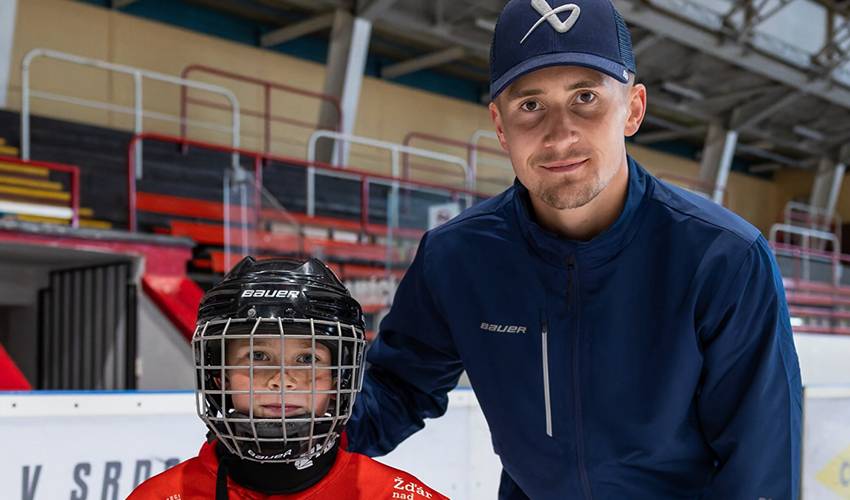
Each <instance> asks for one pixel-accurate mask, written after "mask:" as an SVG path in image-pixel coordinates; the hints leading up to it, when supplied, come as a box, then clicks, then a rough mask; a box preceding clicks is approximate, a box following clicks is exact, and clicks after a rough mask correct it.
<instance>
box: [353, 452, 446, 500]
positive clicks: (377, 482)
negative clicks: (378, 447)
mask: <svg viewBox="0 0 850 500" xmlns="http://www.w3.org/2000/svg"><path fill="white" fill-rule="evenodd" d="M348 466H349V467H350V468H351V469H352V470H355V471H356V472H357V486H358V488H359V489H360V490H361V491H360V493H361V497H362V498H387V499H390V498H407V499H414V500H443V499H447V498H448V497H446V496H445V495H443V494H441V493H439V492H437V491H436V490H434V489H432V488H431V487H429V486H428V485H426V484H425V483H423V482H422V481H420V480H419V479H417V478H416V477H415V476H414V475H412V474H409V473H407V472H404V471H403V470H399V469H396V468H395V467H391V466H389V465H386V464H384V463H381V462H378V461H377V460H374V459H372V458H369V457H367V456H365V455H361V454H359V453H351V458H350V461H349V464H348Z"/></svg>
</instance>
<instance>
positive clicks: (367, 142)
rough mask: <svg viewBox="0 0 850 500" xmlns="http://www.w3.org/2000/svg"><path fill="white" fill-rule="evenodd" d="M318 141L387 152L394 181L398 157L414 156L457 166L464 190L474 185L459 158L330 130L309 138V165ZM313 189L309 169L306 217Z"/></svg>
mask: <svg viewBox="0 0 850 500" xmlns="http://www.w3.org/2000/svg"><path fill="white" fill-rule="evenodd" d="M319 139H334V140H337V141H340V142H341V143H354V144H361V145H364V146H371V147H373V148H377V149H384V150H387V151H389V152H390V153H391V155H392V163H391V172H392V175H391V176H392V177H393V178H396V179H398V178H401V177H402V176H401V174H402V171H401V165H399V159H400V158H399V157H400V155H401V154H406V155H414V156H419V157H422V158H429V159H431V160H437V161H441V162H445V163H450V164H453V165H457V166H459V167H460V168H461V170H462V171H463V178H464V180H465V185H464V188H465V189H466V190H467V191H473V190H474V183H470V177H469V164H468V163H467V162H466V160H464V159H463V158H461V157H459V156H454V155H449V154H445V153H439V152H437V151H431V150H428V149H420V148H414V147H410V146H406V145H404V144H396V143H394V142H387V141H381V140H378V139H372V138H369V137H360V136H356V135H351V134H343V133H341V132H333V131H330V130H317V131H316V132H314V133H313V135H311V136H310V142H309V143H308V145H307V161H308V162H309V163H311V164H313V163H316V143H317V142H318V141H319ZM315 189H316V187H315V170H313V169H312V167H311V169H310V170H308V171H307V215H315ZM393 190H394V191H397V190H398V189H397V187H395V186H394V187H393Z"/></svg>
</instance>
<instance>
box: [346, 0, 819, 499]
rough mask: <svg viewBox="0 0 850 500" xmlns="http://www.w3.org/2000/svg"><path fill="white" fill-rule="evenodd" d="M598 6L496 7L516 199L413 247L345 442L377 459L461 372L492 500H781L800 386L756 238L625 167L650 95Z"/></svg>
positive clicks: (795, 460) (733, 219)
mask: <svg viewBox="0 0 850 500" xmlns="http://www.w3.org/2000/svg"><path fill="white" fill-rule="evenodd" d="M634 78H635V65H634V58H633V55H632V51H631V40H630V36H629V33H628V31H627V29H626V27H625V24H624V23H623V21H622V19H621V17H620V16H619V14H618V13H617V12H616V10H615V9H614V7H613V6H612V4H611V3H610V1H609V0H572V3H566V2H565V0H557V1H552V0H549V1H548V2H547V1H546V0H511V1H510V2H509V3H508V5H507V6H506V7H505V9H504V11H503V12H502V14H501V16H500V17H499V21H498V23H497V26H496V31H495V37H494V41H493V46H492V55H491V96H492V99H493V102H492V103H491V104H490V111H491V115H492V118H493V121H494V123H495V126H496V130H497V132H498V136H499V140H500V142H501V144H502V147H503V148H504V149H505V150H506V151H507V152H508V153H509V154H510V157H511V161H512V163H513V167H514V170H515V172H516V176H517V180H516V182H515V184H514V186H513V187H511V188H510V189H508V190H507V191H505V192H504V193H502V194H501V195H499V196H497V197H495V198H493V199H491V200H488V201H486V202H484V203H481V204H480V205H478V206H476V207H474V208H472V209H470V210H467V211H466V212H465V213H463V214H462V215H460V216H459V217H457V218H456V219H454V220H452V221H451V222H449V223H447V224H445V225H443V226H442V227H440V228H437V229H435V230H433V231H430V232H429V233H427V234H426V235H425V237H424V238H423V240H422V242H421V244H420V247H419V251H418V253H417V256H416V259H415V260H414V262H413V263H412V265H411V267H410V269H409V270H408V272H407V274H406V276H405V277H404V279H403V280H402V282H401V284H400V286H399V289H398V292H397V295H396V298H395V301H394V304H393V307H392V310H391V312H390V313H389V314H388V316H387V317H386V319H385V320H384V321H383V323H382V324H381V329H380V334H379V336H378V339H377V341H376V342H375V344H374V346H373V347H372V348H371V350H370V352H369V354H368V360H369V361H370V362H371V367H370V368H369V370H368V372H367V374H366V378H365V382H364V388H363V394H362V398H361V399H360V400H358V402H357V405H356V406H355V409H354V414H353V417H352V420H351V422H350V426H349V436H350V438H351V448H352V449H353V450H357V451H360V452H363V453H366V454H369V455H380V454H383V453H387V452H388V451H390V450H392V449H393V448H394V447H395V446H396V445H397V444H398V443H399V442H401V441H402V440H404V439H405V438H407V437H408V436H409V435H411V434H412V433H414V432H416V431H417V430H419V429H420V428H422V426H423V419H424V418H433V417H437V416H440V415H442V414H443V413H444V412H445V410H446V404H447V396H446V394H447V392H448V391H449V390H451V389H452V388H453V387H454V386H455V384H456V383H457V380H458V377H459V375H460V374H461V372H462V370H464V369H465V370H466V372H467V374H468V375H469V379H470V382H471V384H472V387H473V389H474V390H475V394H476V396H477V397H478V400H479V402H480V404H481V408H482V410H483V412H484V415H485V417H486V419H487V422H488V425H489V427H490V431H491V433H492V439H493V446H494V449H495V451H496V453H498V454H499V456H500V458H501V461H502V465H503V472H502V478H501V485H500V489H499V496H500V498H502V499H523V498H533V499H547V498H551V499H567V498H569V499H572V498H582V499H591V498H593V499H629V500H640V499H653V500H655V499H666V498H711V499H722V500H734V499H749V500H759V499H773V500H779V499H791V498H796V497H797V491H798V487H799V455H800V420H801V395H802V394H801V392H802V391H801V387H800V373H799V366H798V362H797V356H796V353H795V350H794V344H793V341H792V336H791V327H790V321H789V317H788V310H787V305H786V302H785V297H784V291H783V287H782V280H781V277H780V275H779V271H778V269H777V266H776V264H775V260H774V258H773V256H772V253H771V250H770V248H769V246H768V244H767V242H766V241H765V240H764V238H763V237H762V236H761V235H760V234H759V232H758V230H756V229H755V228H754V227H752V226H751V225H750V224H748V223H746V222H745V221H743V220H742V219H740V218H739V217H737V216H735V215H734V214H732V213H730V212H728V211H726V210H725V209H723V208H722V207H719V206H717V205H715V204H713V203H712V202H710V201H708V200H705V199H703V198H701V197H699V196H697V195H694V194H691V193H688V192H686V191H684V190H680V189H677V188H674V187H672V186H668V185H666V184H664V183H661V182H659V181H658V180H656V179H655V178H653V177H652V176H651V175H650V174H648V173H647V172H646V170H644V169H643V168H642V167H641V166H640V165H638V164H637V163H636V162H635V161H634V160H633V159H631V158H629V157H628V156H627V154H626V149H625V139H624V137H626V136H631V135H633V134H635V133H636V132H637V131H638V128H639V127H640V124H641V121H642V119H643V116H644V112H645V110H646V89H645V88H644V86H643V85H639V84H634Z"/></svg>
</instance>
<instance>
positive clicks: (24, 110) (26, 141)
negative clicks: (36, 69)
mask: <svg viewBox="0 0 850 500" xmlns="http://www.w3.org/2000/svg"><path fill="white" fill-rule="evenodd" d="M30 61H32V57H31V54H27V55H26V56H25V57H24V60H23V62H22V63H21V159H22V160H25V161H29V159H30Z"/></svg>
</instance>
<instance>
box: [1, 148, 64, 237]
mask: <svg viewBox="0 0 850 500" xmlns="http://www.w3.org/2000/svg"><path fill="white" fill-rule="evenodd" d="M0 161H2V162H4V163H14V164H17V165H26V166H29V167H42V168H46V169H48V170H55V171H57V172H63V173H66V174H69V175H70V176H71V200H70V205H71V227H74V228H77V227H80V167H78V166H76V165H66V164H64V163H53V162H47V161H35V160H22V159H20V158H15V157H12V156H0Z"/></svg>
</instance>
